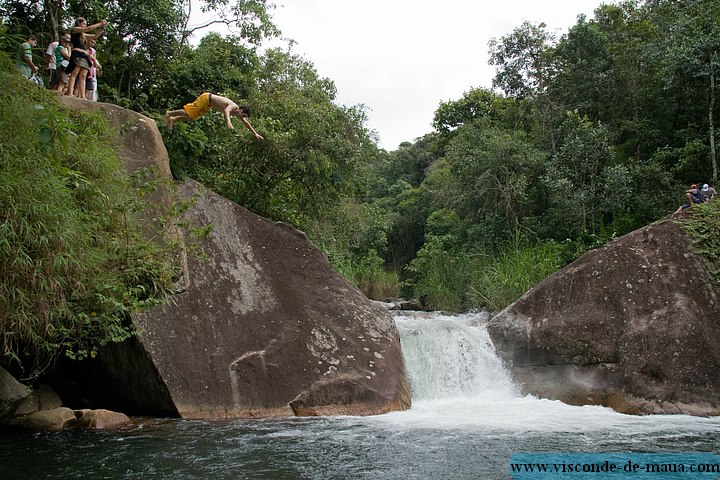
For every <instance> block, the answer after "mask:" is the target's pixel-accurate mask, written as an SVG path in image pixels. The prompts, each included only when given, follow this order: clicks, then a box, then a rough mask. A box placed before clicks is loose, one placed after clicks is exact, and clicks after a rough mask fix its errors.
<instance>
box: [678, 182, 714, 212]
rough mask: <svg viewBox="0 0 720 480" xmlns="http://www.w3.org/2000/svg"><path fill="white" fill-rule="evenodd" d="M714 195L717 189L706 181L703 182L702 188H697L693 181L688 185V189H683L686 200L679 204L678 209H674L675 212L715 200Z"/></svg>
mask: <svg viewBox="0 0 720 480" xmlns="http://www.w3.org/2000/svg"><path fill="white" fill-rule="evenodd" d="M716 197H717V191H716V190H715V189H714V188H713V187H711V186H710V185H708V184H707V183H706V184H704V185H703V186H702V188H698V186H697V185H696V184H694V183H693V184H692V185H690V189H688V190H686V191H685V198H687V202H686V203H683V204H682V205H680V206H679V207H678V209H677V210H675V213H680V212H682V211H683V210H685V209H686V208H690V207H692V206H693V205H697V204H699V203H705V202H709V201H710V200H715V198H716Z"/></svg>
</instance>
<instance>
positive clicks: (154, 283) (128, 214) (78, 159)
mask: <svg viewBox="0 0 720 480" xmlns="http://www.w3.org/2000/svg"><path fill="white" fill-rule="evenodd" d="M0 81H1V82H2V84H3V85H4V88H3V89H2V90H0V132H2V135H1V136H0V361H1V362H2V363H3V364H5V365H9V364H13V365H14V366H21V367H23V368H24V369H25V374H26V375H28V376H32V375H35V374H37V373H38V372H40V371H41V370H42V369H43V368H44V366H46V365H47V364H49V363H50V362H52V361H53V359H54V358H56V357H57V356H58V355H60V354H66V355H68V356H71V357H74V358H84V357H86V356H92V355H94V354H95V353H96V352H97V349H98V348H99V347H100V346H101V345H103V344H106V343H107V342H111V341H121V340H123V339H125V338H127V337H128V336H129V335H132V333H133V331H132V328H131V326H130V323H129V322H127V321H126V320H127V314H128V313H129V312H131V311H133V310H137V309H141V308H143V307H145V306H147V305H149V304H153V303H155V302H157V301H159V300H160V298H161V297H162V296H163V294H164V292H166V291H167V290H168V289H169V288H170V287H171V284H172V279H173V277H174V273H173V271H172V268H171V267H170V264H169V263H168V262H167V261H165V260H164V259H165V258H166V256H164V255H163V254H162V252H161V251H160V250H159V247H157V246H155V245H154V244H151V243H149V242H147V241H145V240H143V239H142V237H141V236H140V234H139V231H140V230H139V226H138V223H137V220H136V219H135V214H136V211H137V208H139V207H138V206H139V205H140V203H139V201H138V198H137V196H136V193H135V191H134V190H133V188H132V186H131V182H130V179H129V178H128V177H127V176H126V175H125V174H124V173H123V171H122V169H121V167H120V162H119V160H118V158H117V155H116V152H115V150H114V149H113V148H112V146H111V145H112V144H113V137H112V132H111V131H110V129H109V128H108V126H107V123H106V121H105V120H104V118H103V117H102V116H100V115H98V114H95V115H90V114H81V113H78V112H74V111H70V110H65V109H63V108H61V107H60V105H59V103H58V101H57V98H56V97H55V95H54V94H52V93H51V92H49V91H47V90H45V89H41V88H38V87H36V86H35V85H32V84H31V83H30V82H28V81H26V80H25V79H23V78H22V77H21V76H20V75H19V74H17V72H16V69H15V67H14V65H13V64H12V61H11V60H10V59H9V58H8V57H7V56H6V55H4V54H0Z"/></svg>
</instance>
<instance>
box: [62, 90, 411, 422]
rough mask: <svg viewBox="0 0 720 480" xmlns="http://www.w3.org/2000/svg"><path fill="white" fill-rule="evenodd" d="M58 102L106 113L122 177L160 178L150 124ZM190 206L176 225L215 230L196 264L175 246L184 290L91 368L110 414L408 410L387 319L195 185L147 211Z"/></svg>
mask: <svg viewBox="0 0 720 480" xmlns="http://www.w3.org/2000/svg"><path fill="white" fill-rule="evenodd" d="M63 102H64V103H65V104H66V105H68V106H71V107H73V108H77V109H82V110H91V111H102V112H104V113H105V114H106V115H107V116H108V118H109V119H110V123H111V124H112V125H113V126H114V127H115V128H116V129H117V130H118V131H119V132H120V136H119V137H120V138H119V139H118V144H119V145H120V152H121V157H122V160H123V162H124V164H125V169H126V170H127V171H128V172H130V173H134V172H137V171H139V170H142V169H143V168H144V167H153V170H154V172H155V175H157V176H159V178H166V179H170V178H171V175H170V169H169V164H168V160H167V151H166V149H165V147H164V145H163V143H162V138H161V137H160V134H159V132H158V130H157V126H156V125H155V122H154V121H153V120H151V119H149V118H147V117H143V116H142V115H140V114H137V113H135V112H131V111H129V110H125V109H122V108H120V107H117V106H113V105H108V104H102V103H95V102H84V101H79V100H78V101H74V100H66V99H63ZM239 154H241V153H239ZM177 195H179V197H178V196H177ZM195 197H197V200H196V203H195V205H194V206H193V207H191V208H190V209H189V211H187V213H186V217H187V220H189V221H191V222H193V223H194V224H195V225H196V226H204V225H207V224H211V225H212V226H213V230H212V233H211V234H210V235H209V238H207V239H206V240H203V241H201V242H200V243H201V246H202V248H203V249H204V252H205V254H206V255H207V260H199V259H197V258H194V257H192V256H189V255H187V256H186V255H185V252H186V249H185V248H184V246H181V247H180V248H179V249H178V255H177V258H178V262H179V266H180V267H181V269H182V270H183V272H184V274H183V275H182V277H183V280H182V283H183V285H182V286H181V288H179V291H181V293H178V294H176V295H174V296H173V297H172V298H171V299H170V302H169V303H168V304H167V305H165V306H163V307H157V308H155V309H154V310H151V311H149V312H146V313H144V314H142V315H138V316H136V317H135V318H134V319H133V321H134V323H135V325H136V326H137V327H138V329H139V332H140V333H139V335H138V336H137V338H134V339H131V340H130V341H127V342H124V343H123V344H120V345H117V344H115V345H110V346H108V347H107V348H105V349H104V350H103V352H102V354H101V356H100V357H101V358H100V362H99V363H100V366H99V367H98V366H97V365H96V364H94V363H93V364H92V369H93V370H94V369H95V368H98V372H99V373H98V375H99V378H98V381H97V384H98V386H102V391H103V395H105V396H106V398H107V396H108V395H109V396H110V397H111V398H112V402H111V403H110V407H111V408H113V409H115V410H121V411H126V412H129V413H139V414H146V415H147V414H152V415H167V416H181V417H194V418H234V417H245V416H255V415H258V416H267V415H326V414H353V415H355V414H357V415H364V414H375V413H384V412H388V411H391V410H398V409H404V408H408V407H409V405H410V393H409V388H408V384H407V378H406V374H405V367H404V363H403V357H402V352H401V349H400V339H399V334H398V332H397V329H396V327H395V323H394V321H393V319H392V317H391V316H390V314H389V313H388V312H387V310H385V309H384V308H382V307H380V306H378V305H376V304H374V303H373V302H371V301H370V300H368V299H367V298H366V297H365V296H364V295H363V294H362V293H361V292H360V291H359V290H357V289H356V288H355V287H353V286H352V285H351V284H349V283H348V282H347V281H346V280H345V279H344V278H343V277H342V276H341V275H339V274H338V273H337V272H335V271H334V270H333V269H332V267H331V266H330V264H329V263H328V261H327V259H326V258H325V256H324V255H323V254H322V253H321V252H320V251H319V250H318V249H317V248H316V247H315V246H314V245H312V243H311V242H309V241H308V239H307V238H306V237H305V235H304V234H303V233H302V232H299V231H298V230H295V229H293V228H290V227H288V226H286V225H283V224H276V223H273V222H270V221H268V220H266V219H264V218H262V217H259V216H257V215H254V214H252V213H251V212H249V211H247V210H246V209H244V208H242V207H240V206H239V205H236V204H234V203H232V202H230V201H228V200H226V199H224V198H222V197H220V196H218V195H216V194H213V193H211V192H209V191H208V190H207V189H205V188H204V187H202V186H201V185H199V184H198V183H196V182H194V181H191V180H188V181H186V182H185V183H184V184H183V185H182V186H181V187H180V192H179V194H176V196H173V194H171V193H170V192H169V191H168V190H162V191H160V193H159V194H156V195H155V196H154V197H153V198H151V199H149V201H150V202H153V204H157V206H165V207H167V206H169V205H170V204H171V203H172V202H174V201H177V200H179V199H183V200H187V199H190V198H195ZM148 224H149V225H148V232H150V233H152V234H153V235H155V234H160V235H161V237H164V238H166V239H170V240H172V239H180V240H181V243H182V241H184V242H185V245H187V244H188V243H191V242H194V241H195V240H194V239H190V238H183V237H182V236H181V235H178V233H177V232H176V231H173V230H169V229H167V228H166V229H161V228H160V227H159V225H156V222H155V219H154V218H153V216H152V215H150V216H148ZM87 370H89V369H86V371H87ZM65 375H66V377H65V378H64V379H63V378H60V379H58V380H57V383H58V384H62V383H63V382H65V384H67V382H68V381H72V380H73V374H72V373H70V374H67V373H66V374H65ZM75 377H76V378H77V377H79V374H78V375H76V376H75ZM86 383H87V381H86ZM65 395H66V394H65V392H63V393H62V396H63V398H65Z"/></svg>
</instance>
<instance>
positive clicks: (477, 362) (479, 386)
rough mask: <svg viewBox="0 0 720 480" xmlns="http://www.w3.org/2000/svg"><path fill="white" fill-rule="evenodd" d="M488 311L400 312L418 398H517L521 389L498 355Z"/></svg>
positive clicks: (398, 318) (399, 323) (400, 327)
mask: <svg viewBox="0 0 720 480" xmlns="http://www.w3.org/2000/svg"><path fill="white" fill-rule="evenodd" d="M487 320H488V315H487V314H486V313H470V314H465V315H459V316H447V315H443V314H439V313H430V314H424V315H423V314H418V313H413V314H411V315H408V316H405V315H398V316H396V317H395V322H396V324H397V326H398V330H399V331H400V341H401V343H402V346H403V355H404V356H405V365H406V368H407V371H408V377H409V381H410V389H411V392H412V396H413V401H418V400H438V399H446V398H454V397H464V398H474V397H481V398H486V399H502V398H513V397H516V396H517V391H516V389H515V387H514V385H513V383H512V380H511V379H510V374H509V372H508V371H507V369H506V368H505V367H504V365H503V363H502V361H501V360H500V359H499V358H498V357H497V355H496V354H495V348H494V346H493V344H492V341H491V340H490V336H489V334H488V332H487V329H486V328H485V324H486V323H487Z"/></svg>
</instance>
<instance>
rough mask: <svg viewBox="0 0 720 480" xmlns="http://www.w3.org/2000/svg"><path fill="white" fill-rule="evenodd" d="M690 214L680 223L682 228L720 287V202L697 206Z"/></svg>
mask: <svg viewBox="0 0 720 480" xmlns="http://www.w3.org/2000/svg"><path fill="white" fill-rule="evenodd" d="M690 213H691V215H689V216H688V217H687V218H686V219H683V220H681V221H680V222H681V225H682V228H683V230H684V231H685V232H686V233H687V234H688V235H689V236H690V238H692V240H693V243H694V244H695V247H696V248H697V249H698V251H699V253H700V255H701V256H702V257H703V259H704V260H705V264H706V266H707V268H708V271H709V272H710V274H711V275H712V276H713V278H714V280H715V282H716V283H717V284H718V285H720V200H713V201H711V202H707V203H702V204H700V205H695V206H694V207H693V208H692V209H691V210H690Z"/></svg>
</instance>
